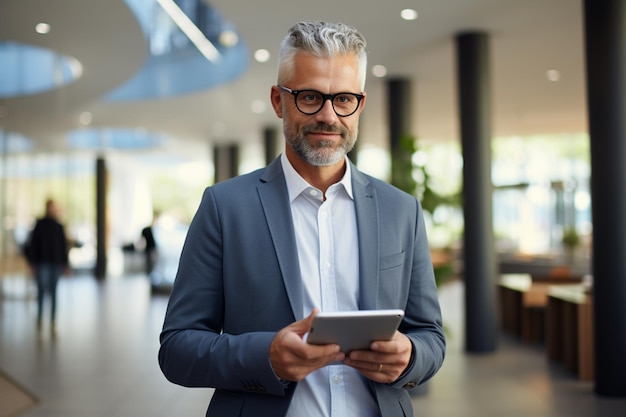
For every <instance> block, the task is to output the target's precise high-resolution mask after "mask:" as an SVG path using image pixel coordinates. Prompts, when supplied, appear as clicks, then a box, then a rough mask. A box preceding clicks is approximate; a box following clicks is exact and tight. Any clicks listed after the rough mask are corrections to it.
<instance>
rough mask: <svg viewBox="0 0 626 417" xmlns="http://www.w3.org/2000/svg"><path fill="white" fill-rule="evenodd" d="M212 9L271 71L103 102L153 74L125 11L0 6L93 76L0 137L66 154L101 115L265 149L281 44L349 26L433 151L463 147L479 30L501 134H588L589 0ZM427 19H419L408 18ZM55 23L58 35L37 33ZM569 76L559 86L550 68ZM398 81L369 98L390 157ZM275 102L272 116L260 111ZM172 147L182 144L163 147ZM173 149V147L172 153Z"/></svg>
mask: <svg viewBox="0 0 626 417" xmlns="http://www.w3.org/2000/svg"><path fill="white" fill-rule="evenodd" d="M210 3H211V4H212V5H213V6H214V7H216V8H217V9H218V10H220V11H221V12H222V14H223V15H224V17H225V18H226V19H227V20H229V21H230V22H231V23H233V24H234V25H235V26H236V27H237V29H238V31H239V34H240V38H241V39H242V40H243V41H244V42H245V43H246V44H247V46H248V48H249V50H250V55H252V53H253V52H254V51H255V50H256V49H258V48H265V49H268V50H269V51H270V52H271V53H272V58H271V60H270V62H269V63H265V64H261V63H257V62H255V61H254V59H252V58H250V61H249V62H250V67H249V69H248V70H247V72H245V73H244V75H243V76H241V77H239V78H238V79H236V80H235V81H234V82H231V83H228V84H226V85H222V86H219V87H217V88H212V89H209V90H206V91H198V92H195V93H193V94H186V95H182V96H177V97H172V98H167V99H158V100H150V101H134V102H110V101H105V100H103V99H102V97H103V96H104V95H105V94H106V93H107V92H109V91H112V90H113V89H115V87H117V86H119V85H121V84H123V83H124V82H125V81H126V80H128V79H129V78H130V77H132V75H133V74H135V73H136V72H137V71H138V70H139V69H140V68H141V66H142V64H143V62H144V60H145V58H146V53H147V46H146V41H145V40H144V38H143V34H142V32H141V30H140V28H139V27H138V25H137V23H136V21H135V19H134V17H133V15H132V13H131V11H130V10H129V9H128V7H127V6H126V3H125V2H124V1H123V0H107V1H85V0H55V1H50V0H0V41H3V40H10V41H19V42H22V43H27V44H32V45H39V46H45V47H47V48H50V49H54V50H56V51H58V52H60V53H63V54H65V55H68V56H71V57H74V58H76V59H77V60H79V61H80V62H81V63H82V65H83V75H82V77H81V78H80V79H79V80H77V81H75V82H73V83H72V84H70V85H67V86H65V87H62V88H60V89H57V90H55V91H51V92H46V93H41V94H35V95H30V96H25V97H19V98H8V99H6V98H5V99H1V98H0V128H3V129H4V130H5V131H10V132H16V133H20V134H22V135H24V136H26V137H28V138H30V139H31V140H33V141H34V142H35V143H36V144H37V147H36V150H39V151H42V152H47V151H50V150H56V149H64V148H65V147H66V146H67V145H66V143H67V141H66V140H65V139H66V135H67V132H69V131H71V130H73V129H76V128H80V127H81V124H80V121H79V119H80V114H81V113H82V112H85V111H88V112H90V113H92V115H93V121H92V124H91V127H92V128H99V127H102V128H131V129H135V128H137V129H141V130H143V131H150V132H158V133H164V134H167V135H169V136H170V137H172V138H176V140H174V141H172V142H171V143H170V145H169V149H173V150H180V149H183V148H185V147H184V146H181V143H201V144H203V146H207V145H206V144H212V143H221V142H226V141H238V142H244V141H260V139H261V137H262V131H263V128H264V127H266V126H276V127H277V128H280V121H279V120H278V119H277V118H276V116H275V115H274V113H273V111H272V110H271V106H270V104H269V92H270V85H271V84H273V83H274V82H275V59H276V52H277V49H278V45H279V43H280V41H281V40H282V38H283V36H284V35H285V33H286V31H287V29H288V28H289V27H290V26H291V25H292V24H293V23H294V22H296V21H298V20H308V19H324V20H330V21H341V22H344V23H348V24H351V25H353V26H355V27H356V28H357V29H359V30H360V31H361V32H362V33H363V34H364V35H365V37H366V39H367V41H368V50H369V65H370V67H371V66H373V65H376V64H383V65H385V66H386V67H387V69H388V74H387V77H408V78H410V79H411V80H412V85H413V90H414V91H413V97H414V100H415V103H414V107H413V109H414V118H413V133H414V134H415V135H416V136H418V137H419V138H423V139H425V140H456V139H458V135H459V134H458V130H459V129H458V123H457V107H456V80H455V58H454V54H455V52H454V37H455V34H457V33H459V32H463V31H468V30H480V31H485V32H487V33H489V34H490V42H491V62H492V94H493V118H494V119H493V135H494V136H510V135H521V136H525V135H535V134H544V133H563V132H585V131H586V130H587V115H586V103H585V80H584V52H583V29H582V5H581V2H580V1H576V0H550V1H545V0H437V1H434V0H414V1H408V0H385V1H382V0H353V1H348V0H317V1H290V2H286V1H284V0H259V1H254V2H238V1H233V0H211V1H210ZM405 7H412V8H415V9H416V10H417V11H418V13H419V17H418V19H417V20H415V21H403V20H401V19H400V11H401V9H403V8H405ZM40 21H45V22H48V23H50V24H51V26H52V30H51V32H50V33H49V34H48V35H45V36H42V35H39V34H37V33H35V31H34V30H33V28H34V26H35V24H36V23H38V22H40ZM548 70H557V71H558V72H559V74H560V77H559V80H558V81H549V80H548V78H547V76H546V71H548ZM385 82H386V80H385V79H384V78H382V79H381V78H375V77H374V76H372V75H368V81H367V85H366V91H367V92H368V101H367V106H366V109H365V111H364V113H363V116H362V123H361V141H362V142H364V143H371V144H375V145H380V146H385V143H386V135H387V125H386V123H387V122H386V114H385V106H384V102H385V99H386V96H385ZM254 100H262V101H263V102H265V103H266V104H267V108H266V110H265V112H264V113H262V114H257V113H254V112H252V110H251V103H252V102H253V101H254ZM163 148H164V149H165V148H168V145H163ZM169 151H171V150H168V152H169Z"/></svg>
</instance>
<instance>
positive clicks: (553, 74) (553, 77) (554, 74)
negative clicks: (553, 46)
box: [546, 69, 561, 82]
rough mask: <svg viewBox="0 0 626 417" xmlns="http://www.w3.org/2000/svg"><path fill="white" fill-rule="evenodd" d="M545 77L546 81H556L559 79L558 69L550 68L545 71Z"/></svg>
mask: <svg viewBox="0 0 626 417" xmlns="http://www.w3.org/2000/svg"><path fill="white" fill-rule="evenodd" d="M546 77H547V78H548V81H553V82H556V81H559V80H560V79H561V73H560V72H559V70H555V69H550V70H548V71H546Z"/></svg>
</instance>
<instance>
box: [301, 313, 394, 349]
mask: <svg viewBox="0 0 626 417" xmlns="http://www.w3.org/2000/svg"><path fill="white" fill-rule="evenodd" d="M403 317H404V311H402V310H399V309H398V310H396V309H394V310H359V311H338V312H332V313H330V312H320V313H318V314H317V315H316V316H315V318H314V319H313V326H311V331H310V332H309V335H308V337H307V342H308V343H311V344H314V345H325V344H329V343H336V344H338V345H339V346H341V351H342V352H344V353H346V354H347V353H348V352H350V351H351V350H367V349H369V346H370V344H371V343H372V342H373V341H375V340H391V338H392V337H393V334H394V333H395V332H396V330H397V329H398V326H399V325H400V321H402V318H403Z"/></svg>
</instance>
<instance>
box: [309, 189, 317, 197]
mask: <svg viewBox="0 0 626 417" xmlns="http://www.w3.org/2000/svg"><path fill="white" fill-rule="evenodd" d="M309 194H311V195H312V196H313V197H315V196H316V195H317V191H316V190H311V191H309Z"/></svg>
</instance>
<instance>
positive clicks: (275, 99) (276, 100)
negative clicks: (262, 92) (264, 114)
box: [270, 85, 283, 119]
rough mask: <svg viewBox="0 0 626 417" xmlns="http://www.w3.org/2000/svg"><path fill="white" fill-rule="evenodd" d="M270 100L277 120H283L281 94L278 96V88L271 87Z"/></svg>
mask: <svg viewBox="0 0 626 417" xmlns="http://www.w3.org/2000/svg"><path fill="white" fill-rule="evenodd" d="M270 100H271V101H272V107H273V108H274V113H276V116H278V118H279V119H282V118H283V98H282V94H280V88H278V87H277V86H275V85H273V86H272V90H271V91H270Z"/></svg>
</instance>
